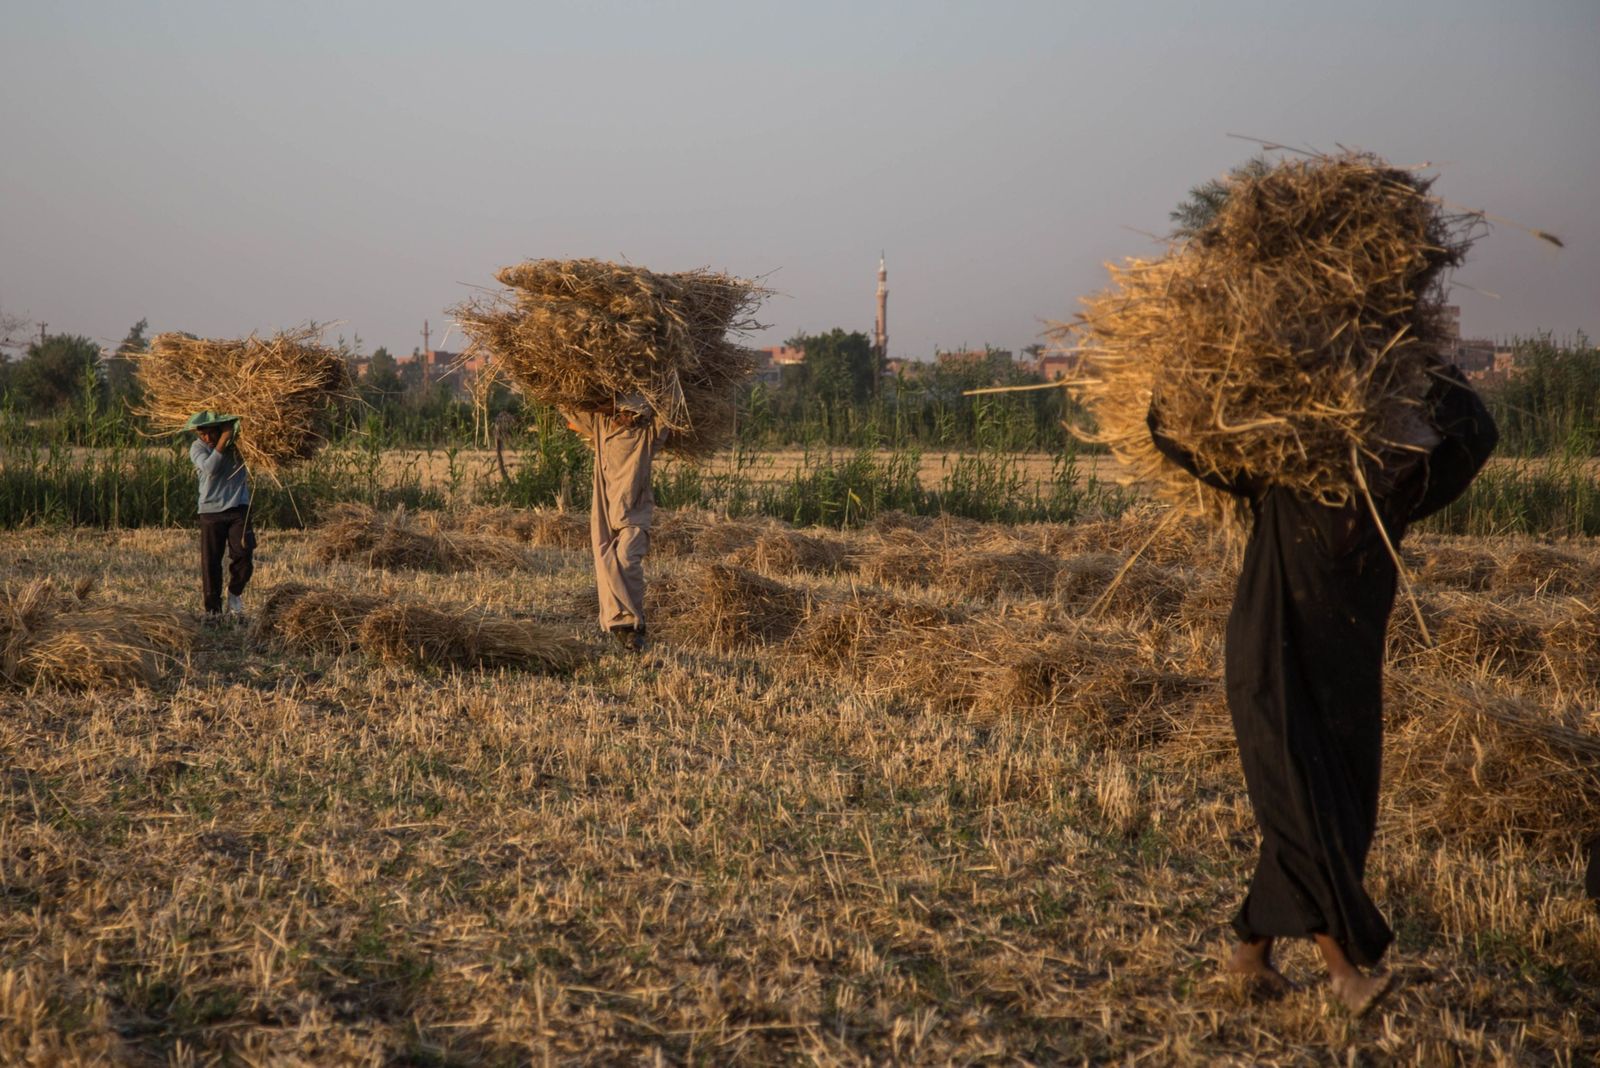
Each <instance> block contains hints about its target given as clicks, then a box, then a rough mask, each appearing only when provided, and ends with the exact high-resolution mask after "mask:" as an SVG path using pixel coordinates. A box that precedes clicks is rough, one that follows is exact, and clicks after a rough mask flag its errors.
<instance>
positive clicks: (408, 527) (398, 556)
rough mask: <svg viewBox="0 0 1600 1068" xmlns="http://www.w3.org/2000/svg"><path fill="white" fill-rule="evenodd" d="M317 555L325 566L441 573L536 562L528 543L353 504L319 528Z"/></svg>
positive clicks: (338, 509) (337, 509) (340, 508)
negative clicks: (337, 564)
mask: <svg viewBox="0 0 1600 1068" xmlns="http://www.w3.org/2000/svg"><path fill="white" fill-rule="evenodd" d="M313 551H314V552H315V554H316V555H317V557H318V559H321V560H324V561H331V560H353V561H356V562H359V563H363V564H365V565H366V566H368V567H381V568H415V569H417V570H423V571H441V572H452V571H472V570H476V569H478V568H484V567H491V568H497V569H500V570H517V569H523V568H527V567H529V566H531V565H532V563H533V560H532V557H531V555H530V554H529V552H528V550H527V549H526V548H525V547H524V546H523V545H522V543H521V542H518V541H513V540H511V539H510V538H504V537H500V536H498V535H495V534H479V533H468V532H465V531H461V530H449V529H446V528H445V526H444V525H443V524H441V523H440V522H439V520H438V519H437V518H436V517H434V516H413V515H411V514H409V513H408V512H407V511H406V510H405V509H404V508H397V509H396V510H395V511H393V512H378V511H374V510H373V509H371V508H369V507H367V506H366V505H364V504H353V503H346V504H338V505H335V506H333V508H331V509H330V510H329V514H328V518H327V520H326V521H324V522H323V523H322V525H321V526H319V527H318V528H317V534H316V540H315V543H314V546H313Z"/></svg>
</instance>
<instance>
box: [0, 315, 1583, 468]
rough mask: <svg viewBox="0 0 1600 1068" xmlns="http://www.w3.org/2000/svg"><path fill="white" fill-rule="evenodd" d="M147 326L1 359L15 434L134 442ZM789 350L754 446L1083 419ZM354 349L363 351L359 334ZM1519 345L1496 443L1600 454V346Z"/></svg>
mask: <svg viewBox="0 0 1600 1068" xmlns="http://www.w3.org/2000/svg"><path fill="white" fill-rule="evenodd" d="M148 331H149V324H148V323H147V322H146V321H145V320H143V319H141V320H140V321H139V322H137V323H135V324H134V325H133V326H132V327H131V328H130V329H129V330H128V333H127V336H126V337H124V338H123V340H122V341H121V343H119V344H118V346H117V347H116V349H115V350H112V351H111V352H109V353H102V351H101V349H100V347H99V346H98V345H96V344H95V343H94V342H93V341H91V340H90V339H88V338H86V337H81V336H78V335H72V334H56V335H52V336H49V337H45V338H43V339H41V340H36V341H34V342H32V343H31V344H29V345H28V346H27V348H26V350H25V352H24V353H23V354H22V356H21V357H20V358H18V359H13V360H0V411H3V412H4V413H9V417H10V418H11V432H12V433H17V432H19V428H20V426H21V424H23V423H25V424H28V425H31V427H32V428H33V429H32V430H31V431H29V432H30V433H33V434H37V433H38V432H39V431H40V430H41V429H43V428H54V430H55V431H56V433H57V435H58V436H63V437H66V438H68V439H70V440H72V441H74V442H77V443H94V444H98V443H105V442H106V441H107V440H108V439H124V440H132V439H133V438H135V437H136V436H138V429H139V428H138V426H137V422H136V420H135V419H133V418H132V417H131V415H130V414H129V413H130V412H131V411H133V410H135V409H136V408H137V406H138V402H139V384H138V379H137V377H136V376H135V375H134V373H133V371H134V362H133V360H132V359H130V358H129V357H130V355H131V354H134V353H137V352H140V351H142V350H143V349H144V348H145V347H146V345H147V344H148ZM341 344H342V342H341ZM788 344H790V345H791V346H795V347H798V348H801V349H802V350H804V352H805V362H804V363H801V364H796V365H793V366H788V367H784V368H782V369H781V372H780V374H779V377H778V379H777V381H776V382H764V383H760V384H757V385H755V386H753V387H752V389H751V391H750V393H749V395H748V397H747V398H746V403H745V405H744V406H743V413H744V414H743V415H742V421H741V426H740V439H741V441H742V442H743V443H744V444H746V445H748V446H753V447H772V446H783V445H795V444H829V445H852V446H856V445H878V444H883V445H896V444H913V443H914V444H923V445H933V446H943V447H965V446H972V445H980V446H992V447H996V448H1006V449H1047V450H1053V449H1055V448H1059V447H1061V446H1062V445H1063V444H1064V443H1065V441H1066V434H1065V431H1064V428H1063V424H1064V423H1066V424H1071V425H1082V424H1083V423H1085V422H1086V417H1085V413H1083V412H1082V411H1081V410H1079V409H1077V407H1076V406H1075V405H1074V403H1073V402H1072V400H1071V398H1070V397H1069V396H1068V395H1067V393H1066V391H1065V390H1061V389H1041V390H1035V391H1029V392H1020V393H1010V394H1001V395H999V396H989V397H976V398H975V397H969V396H965V394H966V392H967V391H969V390H973V389H981V388H984V387H989V386H996V385H1002V386H1003V385H1025V384H1029V383H1034V382H1038V381H1039V379H1038V378H1037V377H1036V376H1034V375H1033V374H1031V372H1029V371H1027V370H1025V369H1023V368H1020V367H1018V366H1017V365H1016V364H1015V363H1014V362H1013V361H1012V360H1011V359H1010V358H1009V356H1007V355H1006V354H1004V353H1000V352H994V351H990V352H989V354H988V357H987V358H974V359H961V360H954V361H948V362H937V363H933V364H923V365H918V366H915V367H914V368H912V369H911V370H909V371H905V372H902V373H900V374H896V375H892V376H880V374H879V371H878V365H877V360H876V355H875V353H874V351H873V348H872V344H871V342H870V341H869V339H868V338H867V336H866V335H865V334H863V333H860V332H859V331H855V332H851V331H844V330H840V329H834V330H830V331H828V332H826V333H822V334H807V335H802V336H800V337H796V338H792V339H790V341H789V342H788ZM346 347H347V348H349V349H350V350H351V351H352V352H354V351H358V350H359V347H360V342H359V339H357V340H356V341H355V342H354V343H352V344H350V345H348V346H346ZM1516 349H1517V359H1516V366H1517V372H1516V373H1515V374H1514V375H1512V376H1511V377H1509V378H1508V379H1506V380H1505V381H1504V382H1501V383H1499V384H1497V385H1496V386H1494V387H1492V388H1491V389H1489V390H1487V391H1486V392H1487V400H1488V401H1489V403H1490V406H1491V407H1492V408H1493V410H1494V412H1495V416H1496V419H1497V420H1498V422H1499V424H1500V430H1501V441H1502V446H1501V447H1502V451H1503V452H1505V453H1510V454H1516V455H1552V454H1559V455H1568V456H1584V457H1587V456H1596V455H1600V351H1597V350H1596V348H1595V347H1594V346H1593V345H1592V344H1591V343H1590V342H1589V341H1588V339H1587V338H1585V337H1581V336H1580V337H1579V338H1578V340H1577V342H1576V343H1575V344H1570V345H1558V344H1556V343H1555V342H1554V341H1553V340H1552V339H1551V338H1550V337H1549V336H1547V335H1546V336H1541V337H1537V338H1534V339H1532V340H1529V341H1524V342H1521V343H1519V344H1518V345H1517V346H1516ZM358 388H359V393H360V397H361V400H362V401H363V402H364V403H363V404H362V406H361V408H360V409H359V412H358V415H357V417H356V419H355V421H354V422H353V423H352V426H351V429H352V430H358V431H361V432H363V433H366V434H368V435H372V436H375V437H377V438H378V439H380V440H381V441H382V442H383V443H385V444H408V445H425V446H435V445H445V444H449V443H460V442H464V441H466V440H469V437H470V434H471V432H472V428H473V427H474V426H480V427H481V426H482V425H484V424H483V421H482V417H481V413H476V412H475V411H474V409H473V406H472V403H471V402H470V401H468V400H466V399H464V398H462V397H461V396H460V395H459V394H457V393H456V392H455V391H454V390H452V389H451V387H450V385H449V383H446V382H440V381H427V380H425V379H424V374H423V364H422V362H421V361H420V360H417V359H411V360H406V361H401V360H397V359H395V358H394V357H393V356H392V355H391V354H390V353H389V351H388V350H387V349H384V348H379V349H378V350H377V351H375V352H374V353H373V354H372V356H371V357H370V359H369V360H368V361H366V369H365V374H364V375H363V376H362V378H361V379H360V383H359V387H358ZM488 408H489V411H488V415H489V416H490V417H491V419H492V418H493V417H495V416H498V415H500V414H501V413H503V412H510V413H512V414H513V415H514V416H515V417H516V418H517V419H518V420H519V421H524V422H525V421H527V420H528V419H530V418H533V414H532V413H530V412H527V411H525V410H524V405H523V403H522V401H521V399H520V398H519V397H517V396H516V395H514V394H512V393H511V392H510V391H508V390H506V389H504V388H503V387H497V388H496V389H495V390H494V391H493V392H492V393H491V395H490V396H489V398H488ZM19 421H20V422H19Z"/></svg>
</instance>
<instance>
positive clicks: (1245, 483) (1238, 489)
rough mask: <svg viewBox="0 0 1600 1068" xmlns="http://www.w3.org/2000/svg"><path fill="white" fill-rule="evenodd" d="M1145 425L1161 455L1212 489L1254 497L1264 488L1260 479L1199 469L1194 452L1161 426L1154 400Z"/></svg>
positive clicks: (1145, 418) (1146, 415)
mask: <svg viewBox="0 0 1600 1068" xmlns="http://www.w3.org/2000/svg"><path fill="white" fill-rule="evenodd" d="M1144 421H1145V425H1146V426H1148V427H1149V428H1150V440H1151V441H1152V442H1153V443H1154V444H1155V447H1156V449H1157V450H1158V451H1160V453H1161V455H1163V456H1165V457H1166V458H1167V459H1169V460H1171V461H1172V462H1173V463H1175V464H1177V465H1178V466H1179V467H1181V468H1183V469H1184V470H1185V471H1187V472H1189V474H1191V475H1193V476H1194V477H1195V478H1197V479H1199V480H1200V481H1201V482H1204V483H1205V484H1206V485H1208V486H1210V487H1211V488H1212V489H1219V490H1221V491H1222V492H1224V493H1231V494H1233V495H1234V496H1236V497H1256V496H1259V495H1260V493H1261V491H1262V490H1263V489H1265V488H1266V487H1265V484H1264V483H1263V482H1262V481H1261V480H1260V479H1255V478H1250V477H1247V476H1245V475H1240V476H1238V477H1236V478H1231V479H1230V478H1225V477H1224V476H1223V475H1222V474H1221V473H1220V472H1217V471H1202V470H1200V464H1199V461H1197V460H1196V459H1195V458H1194V453H1192V452H1190V451H1189V450H1188V449H1186V448H1184V447H1183V446H1182V445H1180V444H1179V443H1178V442H1177V441H1176V440H1175V439H1173V438H1171V437H1169V436H1168V435H1167V433H1166V432H1165V431H1164V430H1163V429H1162V427H1161V416H1160V415H1159V414H1158V413H1157V412H1156V406H1155V403H1154V402H1151V404H1150V410H1149V412H1148V413H1146V414H1145V417H1144Z"/></svg>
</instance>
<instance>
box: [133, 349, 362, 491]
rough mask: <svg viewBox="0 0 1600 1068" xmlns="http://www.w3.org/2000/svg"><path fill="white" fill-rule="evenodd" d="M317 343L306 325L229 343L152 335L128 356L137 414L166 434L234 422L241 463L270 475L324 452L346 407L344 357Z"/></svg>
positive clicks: (349, 385)
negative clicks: (214, 417)
mask: <svg viewBox="0 0 1600 1068" xmlns="http://www.w3.org/2000/svg"><path fill="white" fill-rule="evenodd" d="M321 336H322V331H321V329H320V328H318V327H316V326H314V325H313V326H307V327H304V328H302V329H299V330H286V331H284V332H282V333H279V334H275V335H273V336H272V337H266V338H262V337H257V336H256V335H254V334H252V335H250V336H249V337H247V338H240V339H237V340H216V339H211V338H195V337H190V336H189V335H187V334H158V335H157V336H156V337H155V339H154V340H152V341H151V342H150V349H149V351H147V352H143V353H136V354H134V356H133V358H134V359H135V360H136V361H137V373H138V376H139V384H140V386H141V387H142V389H143V391H144V400H143V404H142V407H141V409H140V411H141V414H143V415H145V416H147V417H148V418H149V419H150V421H151V423H152V424H154V426H155V427H156V428H157V429H158V430H161V431H164V432H167V433H177V432H178V431H180V430H182V429H183V425H184V423H185V422H186V421H187V420H188V419H189V417H190V416H191V415H193V414H194V413H195V412H200V411H206V410H210V411H214V412H218V413H221V414H226V415H237V416H239V417H240V418H241V420H242V422H241V425H240V434H239V437H238V438H237V439H236V441H237V442H238V449H239V453H240V455H241V456H242V457H243V459H244V461H245V463H246V464H247V465H249V467H250V469H251V470H252V471H254V472H256V473H257V474H266V475H270V474H274V473H275V472H277V471H278V470H280V469H282V468H284V467H287V466H290V465H292V464H294V463H296V462H298V461H300V460H304V459H307V458H309V457H311V456H313V455H314V454H315V453H316V452H317V450H319V449H321V448H322V447H323V446H324V445H326V444H327V441H328V436H329V435H330V433H331V432H332V429H333V424H334V421H335V419H336V418H337V416H338V413H339V412H340V410H341V409H342V408H344V407H345V406H346V405H348V404H350V403H353V402H354V399H355V385H354V383H353V382H352V380H351V378H350V370H349V367H348V366H347V365H346V363H345V357H344V353H342V352H340V351H339V350H337V349H333V348H329V347H327V346H325V345H321V344H319V343H318V342H319V340H320V338H321Z"/></svg>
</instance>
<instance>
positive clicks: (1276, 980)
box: [1222, 941, 1298, 999]
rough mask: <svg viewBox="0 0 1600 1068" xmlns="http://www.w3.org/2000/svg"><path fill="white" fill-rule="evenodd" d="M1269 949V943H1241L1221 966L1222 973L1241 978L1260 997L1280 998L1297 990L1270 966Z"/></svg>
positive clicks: (1270, 947)
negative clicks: (1247, 982)
mask: <svg viewBox="0 0 1600 1068" xmlns="http://www.w3.org/2000/svg"><path fill="white" fill-rule="evenodd" d="M1271 949H1272V945H1271V942H1270V941H1264V942H1241V943H1239V945H1238V947H1237V948H1236V949H1235V950H1234V951H1233V955H1232V956H1231V957H1229V958H1228V960H1227V962H1226V963H1225V964H1223V966H1222V968H1223V971H1226V972H1228V973H1230V974H1232V975H1240V976H1243V977H1244V978H1245V979H1247V980H1248V981H1249V983H1250V986H1251V988H1252V991H1253V992H1254V993H1256V994H1258V995H1259V996H1261V997H1264V998H1272V999H1277V998H1281V997H1283V996H1284V995H1285V994H1288V993H1291V992H1292V991H1294V990H1296V989H1298V988H1297V987H1296V986H1295V985H1294V984H1293V983H1291V982H1290V981H1289V980H1288V978H1287V977H1286V976H1285V975H1284V974H1283V973H1282V972H1280V971H1278V969H1276V968H1274V967H1273V966H1272V956H1271Z"/></svg>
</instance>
